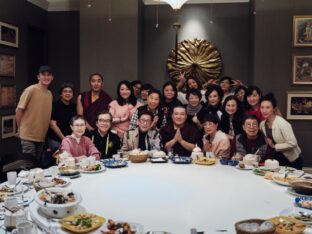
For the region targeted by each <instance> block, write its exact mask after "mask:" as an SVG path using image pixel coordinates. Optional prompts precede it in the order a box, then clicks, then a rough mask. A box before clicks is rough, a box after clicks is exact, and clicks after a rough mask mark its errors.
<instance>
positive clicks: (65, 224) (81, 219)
mask: <svg viewBox="0 0 312 234" xmlns="http://www.w3.org/2000/svg"><path fill="white" fill-rule="evenodd" d="M60 223H61V225H62V228H64V229H67V230H69V231H71V232H73V233H89V232H90V231H92V230H95V229H97V228H99V227H101V226H102V225H103V224H104V223H105V218H103V217H101V216H98V215H95V214H90V213H81V214H75V215H71V216H68V217H66V218H63V219H62V220H60Z"/></svg>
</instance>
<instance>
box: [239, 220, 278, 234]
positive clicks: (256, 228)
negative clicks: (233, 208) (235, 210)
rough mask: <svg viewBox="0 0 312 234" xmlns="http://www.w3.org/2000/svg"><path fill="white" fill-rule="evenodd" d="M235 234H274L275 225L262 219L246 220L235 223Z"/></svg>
mask: <svg viewBox="0 0 312 234" xmlns="http://www.w3.org/2000/svg"><path fill="white" fill-rule="evenodd" d="M235 229H236V233H237V234H250V233H256V234H274V233H275V225H274V223H273V222H272V221H268V220H263V219H247V220H242V221H239V222H237V223H235Z"/></svg>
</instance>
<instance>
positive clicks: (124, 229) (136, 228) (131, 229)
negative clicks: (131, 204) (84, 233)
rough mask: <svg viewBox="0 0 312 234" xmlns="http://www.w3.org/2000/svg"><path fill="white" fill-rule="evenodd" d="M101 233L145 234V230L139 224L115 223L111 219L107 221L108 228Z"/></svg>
mask: <svg viewBox="0 0 312 234" xmlns="http://www.w3.org/2000/svg"><path fill="white" fill-rule="evenodd" d="M101 233H102V234H111V233H116V234H119V233H131V234H143V233H144V228H143V226H142V225H141V224H139V223H133V222H124V221H114V220H112V219H109V220H108V221H107V225H106V228H105V229H104V230H101Z"/></svg>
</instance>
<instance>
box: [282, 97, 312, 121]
mask: <svg viewBox="0 0 312 234" xmlns="http://www.w3.org/2000/svg"><path fill="white" fill-rule="evenodd" d="M287 119H296V120H312V92H287Z"/></svg>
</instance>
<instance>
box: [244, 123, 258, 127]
mask: <svg viewBox="0 0 312 234" xmlns="http://www.w3.org/2000/svg"><path fill="white" fill-rule="evenodd" d="M245 126H246V127H247V128H257V127H258V124H257V123H247V124H245Z"/></svg>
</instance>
